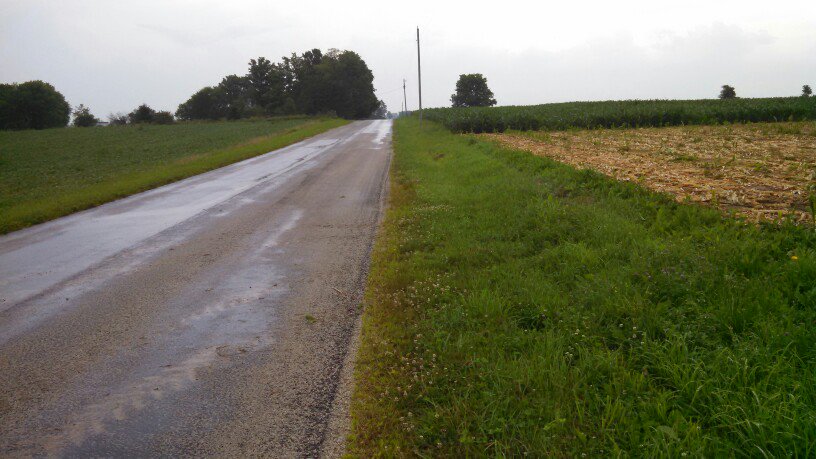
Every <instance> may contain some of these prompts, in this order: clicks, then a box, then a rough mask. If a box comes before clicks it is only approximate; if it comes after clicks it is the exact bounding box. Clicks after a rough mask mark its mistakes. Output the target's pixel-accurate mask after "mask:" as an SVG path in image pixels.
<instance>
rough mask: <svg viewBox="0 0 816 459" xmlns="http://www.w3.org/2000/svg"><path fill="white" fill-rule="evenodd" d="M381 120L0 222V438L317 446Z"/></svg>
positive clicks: (340, 362)
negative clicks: (76, 206) (39, 220)
mask: <svg viewBox="0 0 816 459" xmlns="http://www.w3.org/2000/svg"><path fill="white" fill-rule="evenodd" d="M390 157H391V124H390V121H358V122H355V123H352V124H350V125H347V126H344V127H341V128H338V129H335V130H332V131H329V132H327V133H324V134H321V135H318V136H316V137H313V138H311V139H309V140H306V141H304V142H300V143H298V144H295V145H292V146H290V147H287V148H284V149H281V150H277V151H275V152H271V153H268V154H266V155H262V156H258V157H256V158H252V159H249V160H246V161H243V162H240V163H236V164H233V165H231V166H227V167H224V168H222V169H218V170H214V171H211V172H208V173H205V174H202V175H198V176H195V177H191V178H188V179H186V180H183V181H180V182H176V183H174V184H171V185H167V186H164V187H161V188H157V189H155V190H151V191H148V192H145V193H141V194H138V195H134V196H131V197H129V198H126V199H122V200H119V201H115V202H112V203H109V204H105V205H103V206H100V207H97V208H95V209H91V210H88V211H85V212H80V213H77V214H74V215H71V216H68V217H64V218H61V219H58V220H54V221H52V222H49V223H45V224H42V225H38V226H36V227H32V228H28V229H25V230H22V231H18V232H16V233H12V234H8V235H5V236H2V237H0V456H28V455H54V456H156V455H197V456H201V455H208V456H211V455H219V456H232V457H235V456H247V455H263V456H275V457H302V456H321V455H322V456H327V455H328V456H332V455H336V454H338V453H339V452H341V451H342V438H343V436H344V428H345V427H346V426H347V402H348V389H349V387H348V381H349V375H350V369H349V367H350V366H349V365H348V364H347V360H348V359H349V356H350V355H352V352H350V351H349V350H350V349H351V348H352V347H353V343H354V337H355V336H356V330H357V327H358V323H359V315H360V311H359V304H360V299H361V294H362V288H363V283H364V279H365V275H366V272H367V266H368V257H369V254H370V249H371V246H372V243H373V239H374V235H375V232H376V228H377V223H378V218H379V215H380V212H381V209H382V202H383V196H384V193H385V187H386V182H387V170H388V164H389V161H390Z"/></svg>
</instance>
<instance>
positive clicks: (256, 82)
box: [247, 57, 284, 115]
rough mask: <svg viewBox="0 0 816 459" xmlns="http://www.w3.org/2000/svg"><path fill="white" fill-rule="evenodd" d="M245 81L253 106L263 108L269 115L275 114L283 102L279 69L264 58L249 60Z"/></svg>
mask: <svg viewBox="0 0 816 459" xmlns="http://www.w3.org/2000/svg"><path fill="white" fill-rule="evenodd" d="M247 80H248V81H249V87H250V98H251V100H252V102H253V104H254V105H256V106H259V107H264V108H265V109H266V111H267V113H268V114H270V115H272V114H275V112H276V110H277V109H278V108H279V107H280V106H282V105H283V101H284V78H283V72H282V71H281V68H280V67H279V66H278V65H277V64H273V63H272V62H270V61H269V59H267V58H265V57H259V58H258V59H257V60H255V59H251V60H250V61H249V72H248V73H247Z"/></svg>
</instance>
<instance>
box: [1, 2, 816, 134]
mask: <svg viewBox="0 0 816 459" xmlns="http://www.w3.org/2000/svg"><path fill="white" fill-rule="evenodd" d="M417 25H418V26H419V27H420V29H421V34H422V58H423V60H422V70H423V75H422V77H423V81H422V83H423V91H424V93H423V102H424V105H425V106H447V105H449V104H450V101H449V98H450V95H451V93H452V92H453V89H454V85H455V83H456V79H457V77H458V75H459V74H461V73H475V72H478V73H483V74H484V75H485V76H486V77H487V79H488V84H489V85H490V87H491V89H492V90H493V92H494V93H495V95H496V99H497V100H498V102H499V104H500V105H527V104H538V103H546V102H560V101H571V100H602V99H650V98H710V97H716V95H717V93H718V90H719V87H720V86H721V85H723V84H731V85H733V86H735V87H736V89H737V94H738V95H739V96H743V97H766V96H787V95H798V94H799V93H800V91H801V87H802V85H803V84H810V85H811V86H814V87H816V1H815V0H807V1H804V0H803V1H793V0H776V1H768V0H763V1H746V0H742V1H731V0H714V1H711V0H705V1H698V0H685V1H683V2H678V1H672V2H661V1H656V0H643V1H641V0H636V1H625V0H619V1H609V0H603V1H594V0H584V1H581V0H572V1H568V2H547V1H530V2H521V1H512V0H503V1H496V0H493V1H489V2H487V1H485V2H483V1H475V0H469V1H461V2H460V1H456V2H454V1H447V2H446V1H442V0H436V1H413V2H394V1H384V0H381V1H336V0H335V1H313V0H299V1H294V2H292V1H286V2H283V1H267V0H263V1H262V0H245V1H241V0H232V1H224V0H218V1H209V0H175V1H174V0H161V1H149V0H139V1H135V0H134V1H129V2H125V1H120V0H84V1H83V0H76V1H60V0H42V1H40V0H0V82H4V83H8V82H23V81H28V80H35V79H39V80H45V81H47V82H50V83H52V84H53V85H54V86H56V88H57V89H58V90H59V91H61V92H62V93H63V94H64V95H65V97H66V98H67V99H68V102H69V103H70V104H72V105H78V104H80V103H84V104H86V105H88V106H90V107H91V109H92V111H93V112H94V114H96V115H97V116H101V117H103V118H104V117H105V116H107V114H108V113H110V112H127V111H130V110H132V109H133V108H135V107H136V106H137V105H138V104H140V103H143V102H144V103H147V104H149V105H151V106H153V107H154V108H156V109H166V110H175V109H176V107H177V106H178V104H179V103H181V102H183V101H184V100H186V99H187V98H188V97H189V96H190V95H191V94H192V93H193V92H195V91H196V90H198V89H200V88H201V87H203V86H208V85H214V84H217V83H218V82H219V81H220V79H221V77H223V76H225V75H228V74H232V73H236V74H244V73H245V72H246V67H247V66H246V64H247V62H248V61H249V59H250V58H254V57H258V56H264V57H267V58H269V59H271V60H273V61H277V60H279V59H280V57H281V56H283V55H288V54H290V53H291V52H292V51H297V52H302V51H305V50H307V49H311V48H321V49H323V50H326V49H328V48H339V49H349V50H353V51H356V52H358V53H359V54H360V55H361V56H362V57H363V59H365V61H366V62H367V63H368V65H369V67H370V68H371V70H372V71H373V72H374V85H375V87H376V89H377V94H378V96H379V97H380V98H382V99H383V100H385V102H386V103H387V104H388V107H389V108H390V109H391V110H393V111H396V110H398V109H399V107H400V104H401V101H402V89H401V86H402V79H403V78H406V79H407V80H408V91H409V94H408V105H409V108H412V109H413V108H415V107H416V104H417V97H416V82H417V76H416V43H415V39H416V36H415V34H416V30H415V27H416V26H417Z"/></svg>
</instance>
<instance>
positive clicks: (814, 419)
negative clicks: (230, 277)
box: [350, 119, 816, 457]
mask: <svg viewBox="0 0 816 459" xmlns="http://www.w3.org/2000/svg"><path fill="white" fill-rule="evenodd" d="M395 129H396V131H395V140H394V146H395V157H394V162H393V169H392V181H391V187H392V188H391V198H390V199H391V203H390V208H389V210H388V212H387V215H386V217H385V220H384V227H383V229H382V231H381V234H380V236H379V237H378V241H377V244H376V247H375V250H374V258H373V261H372V268H371V274H370V278H369V285H368V290H367V294H366V297H365V307H366V309H365V312H364V318H363V336H362V343H361V347H360V351H359V357H358V362H357V367H356V375H357V388H356V392H355V395H354V399H353V405H352V416H353V430H352V436H351V444H350V448H351V450H350V452H351V454H352V455H355V456H359V457H372V456H415V455H418V456H429V457H469V456H510V457H521V456H523V455H530V456H532V457H547V456H556V457H583V455H586V456H588V457H597V456H615V455H623V456H645V457H666V456H668V457H681V456H683V455H692V456H710V457H721V456H729V457H730V456H765V457H771V456H793V457H813V456H814V455H816V346H815V345H814V343H816V233H814V231H813V228H806V227H801V226H799V227H797V226H795V225H792V224H785V223H782V224H780V225H770V224H760V225H758V226H755V225H748V224H744V223H739V222H737V221H735V220H729V219H727V218H723V217H722V216H721V215H720V214H719V213H718V212H717V211H715V210H713V209H710V208H705V207H702V206H699V205H693V204H681V203H677V202H675V201H674V200H673V199H672V198H671V197H669V196H665V195H660V194H656V193H654V192H651V191H648V190H645V189H643V188H640V187H638V186H637V185H635V184H631V183H622V182H617V181H614V180H612V179H610V178H608V177H605V176H603V175H601V174H598V173H595V172H592V171H588V170H583V171H579V170H576V169H574V168H572V167H570V166H567V165H563V164H560V163H557V162H555V161H552V160H550V159H547V158H542V157H537V156H534V155H531V154H529V153H526V152H520V151H516V150H510V149H506V148H502V147H499V146H497V145H496V144H494V143H491V142H488V141H482V140H477V139H476V138H474V137H472V136H461V135H454V134H450V133H449V132H447V131H446V130H444V129H443V128H442V127H441V126H438V125H435V124H433V123H427V124H426V125H425V126H424V129H422V130H420V129H418V126H417V123H416V121H414V120H412V119H408V120H405V119H401V120H399V121H398V122H397V123H396V127H395Z"/></svg>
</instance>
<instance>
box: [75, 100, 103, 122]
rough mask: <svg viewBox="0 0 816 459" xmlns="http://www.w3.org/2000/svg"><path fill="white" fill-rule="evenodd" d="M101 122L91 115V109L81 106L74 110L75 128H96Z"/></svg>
mask: <svg viewBox="0 0 816 459" xmlns="http://www.w3.org/2000/svg"><path fill="white" fill-rule="evenodd" d="M98 122H99V120H98V119H96V117H95V116H93V114H91V109H90V108H88V107H86V106H84V105H82V104H79V106H78V107H77V108H76V109H74V126H76V127H91V126H96V123H98Z"/></svg>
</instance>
